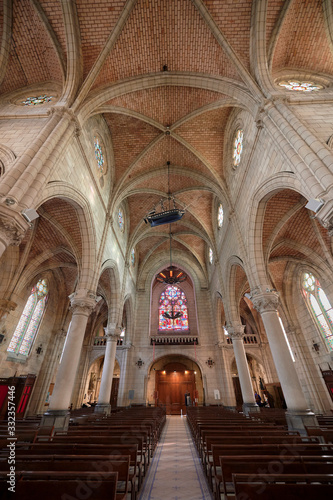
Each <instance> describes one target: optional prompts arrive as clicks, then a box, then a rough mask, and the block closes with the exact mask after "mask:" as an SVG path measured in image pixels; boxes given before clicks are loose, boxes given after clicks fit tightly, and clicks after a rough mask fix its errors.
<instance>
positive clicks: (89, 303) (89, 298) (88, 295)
mask: <svg viewBox="0 0 333 500" xmlns="http://www.w3.org/2000/svg"><path fill="white" fill-rule="evenodd" d="M69 299H70V301H71V311H72V313H73V315H74V314H84V315H86V316H89V315H90V314H91V312H92V311H93V309H94V308H95V306H96V299H97V297H96V295H95V294H94V293H92V292H91V291H90V290H78V291H76V292H74V293H72V294H71V295H70V296H69Z"/></svg>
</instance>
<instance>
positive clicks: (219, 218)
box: [217, 203, 223, 227]
mask: <svg viewBox="0 0 333 500" xmlns="http://www.w3.org/2000/svg"><path fill="white" fill-rule="evenodd" d="M222 224H223V207H222V203H220V206H219V209H218V211H217V225H218V227H222Z"/></svg>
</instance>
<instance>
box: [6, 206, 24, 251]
mask: <svg viewBox="0 0 333 500" xmlns="http://www.w3.org/2000/svg"><path fill="white" fill-rule="evenodd" d="M21 217H22V216H21ZM28 227H29V226H28V223H25V221H24V219H23V217H22V221H20V222H19V221H18V220H15V217H10V216H8V215H7V214H4V213H0V241H2V242H3V243H4V245H5V246H6V247H8V246H10V245H14V246H18V245H20V243H21V241H22V239H23V236H24V235H25V232H26V230H27V229H28Z"/></svg>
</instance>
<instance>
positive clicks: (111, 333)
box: [104, 323, 121, 342]
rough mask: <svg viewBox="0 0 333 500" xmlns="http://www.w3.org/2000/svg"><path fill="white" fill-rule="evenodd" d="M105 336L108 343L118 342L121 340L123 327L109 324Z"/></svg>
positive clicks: (105, 329)
mask: <svg viewBox="0 0 333 500" xmlns="http://www.w3.org/2000/svg"><path fill="white" fill-rule="evenodd" d="M104 332H105V336H106V338H107V339H106V340H107V342H109V341H112V342H116V341H117V340H118V339H119V338H120V333H121V327H120V326H118V325H117V324H116V323H109V324H108V325H107V327H106V328H104Z"/></svg>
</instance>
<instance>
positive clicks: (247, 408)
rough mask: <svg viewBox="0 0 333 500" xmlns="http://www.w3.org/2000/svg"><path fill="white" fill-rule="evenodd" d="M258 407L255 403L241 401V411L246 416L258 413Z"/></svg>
mask: <svg viewBox="0 0 333 500" xmlns="http://www.w3.org/2000/svg"><path fill="white" fill-rule="evenodd" d="M259 412H260V408H259V406H258V405H257V403H243V413H244V415H246V416H247V417H248V416H249V414H250V413H259Z"/></svg>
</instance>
